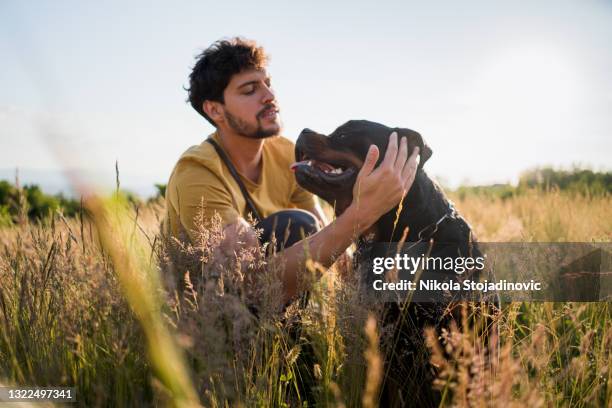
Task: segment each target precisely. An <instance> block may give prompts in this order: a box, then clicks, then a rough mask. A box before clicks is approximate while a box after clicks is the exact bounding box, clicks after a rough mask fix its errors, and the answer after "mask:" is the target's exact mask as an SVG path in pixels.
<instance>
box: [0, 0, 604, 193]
mask: <svg viewBox="0 0 612 408" xmlns="http://www.w3.org/2000/svg"><path fill="white" fill-rule="evenodd" d="M150 3H152V2H132V1H130V2H125V1H120V2H83V1H74V2H67V1H48V2H46V3H45V4H43V2H24V1H3V2H2V3H1V4H0V55H2V69H1V70H0V89H2V92H1V93H0V142H1V145H0V146H1V147H0V169H6V168H14V167H20V168H23V169H37V170H48V171H50V172H53V171H58V170H59V169H62V168H65V167H70V168H78V169H84V170H85V169H86V170H91V171H102V172H104V173H105V174H106V176H105V179H104V180H105V181H106V182H107V183H108V184H111V183H112V182H114V178H113V176H112V174H113V171H114V162H115V160H119V166H120V169H121V174H122V179H123V180H122V181H123V184H124V185H126V186H130V185H132V186H137V185H140V186H142V185H152V184H153V183H154V182H165V181H166V180H167V178H168V176H169V174H170V171H171V169H172V167H173V165H174V163H175V162H176V160H177V158H178V157H179V156H180V154H181V153H182V152H183V151H184V150H185V149H186V148H187V147H189V146H190V145H193V144H198V143H200V142H201V141H202V140H203V139H204V138H205V137H206V136H207V135H208V134H209V133H210V132H211V131H212V127H211V126H210V125H208V123H207V122H206V121H205V120H204V119H203V118H201V117H200V116H199V115H197V113H195V111H193V110H192V109H191V107H190V106H189V105H188V104H187V103H185V98H186V93H185V91H184V90H183V88H182V87H183V86H184V85H186V84H187V76H188V74H189V72H190V68H191V66H192V65H193V62H194V60H193V57H194V56H195V55H196V54H197V53H198V52H199V51H200V50H201V49H203V48H206V47H207V46H208V45H209V44H210V43H212V42H213V41H215V40H217V39H219V38H221V37H227V36H234V35H242V36H245V37H247V38H252V39H255V40H257V41H258V42H259V43H260V44H262V45H263V46H264V47H265V48H266V50H267V51H268V53H269V54H270V55H271V58H272V61H271V65H270V69H269V70H270V73H271V75H272V82H273V86H274V88H275V90H276V94H277V97H278V100H279V102H280V107H281V116H282V119H283V122H284V125H285V129H284V135H285V136H287V137H288V138H290V139H293V140H295V138H296V137H297V135H298V134H299V132H300V130H301V129H302V128H304V127H309V128H312V129H315V130H318V131H321V132H323V133H329V132H331V131H333V129H335V128H336V127H337V126H339V125H340V124H342V123H344V122H345V121H346V120H349V119H369V120H374V121H379V122H382V123H384V124H386V125H389V126H400V127H408V128H411V129H414V130H417V131H419V132H420V133H421V134H422V135H423V136H424V137H425V139H426V140H427V142H428V143H429V144H430V146H431V147H432V148H433V151H434V156H433V157H432V159H431V160H430V161H429V162H428V163H427V165H426V169H427V170H428V172H429V174H431V175H434V176H437V177H439V178H440V179H441V180H442V181H443V182H445V183H447V184H449V185H451V186H455V185H457V184H459V183H462V182H469V183H472V184H477V183H492V182H506V181H515V180H516V179H517V176H518V174H519V173H520V172H521V171H522V170H525V169H527V168H530V167H533V166H536V165H557V166H559V165H563V166H570V165H572V164H574V163H581V164H583V165H589V166H591V167H593V168H594V169H598V170H601V169H605V170H609V169H610V168H611V167H612V166H610V151H611V147H612V142H611V136H612V115H611V113H612V76H611V75H610V73H611V72H612V47H611V46H610V44H611V43H612V3H610V2H607V1H603V0H601V1H565V0H552V1H538V2H534V1H506V2H503V1H495V2H492V1H462V2H458V1H445V2H442V1H432V2H406V1H397V2H382V1H378V2H373V1H367V2H361V3H360V2H357V1H351V2H346V3H342V2H314V1H310V2H300V3H297V2H286V1H285V2H280V1H279V2H253V1H249V2H239V1H231V2H203V1H193V2H181V3H174V5H173V6H170V5H169V3H168V2H155V3H156V4H150ZM179 4H180V5H179ZM49 141H51V142H49ZM53 146H55V147H58V146H59V147H60V150H61V151H60V152H57V151H56V150H54V149H53V148H51V147H53Z"/></svg>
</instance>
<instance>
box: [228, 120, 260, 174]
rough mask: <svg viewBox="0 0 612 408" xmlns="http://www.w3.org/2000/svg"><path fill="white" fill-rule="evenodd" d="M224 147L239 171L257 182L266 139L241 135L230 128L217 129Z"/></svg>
mask: <svg viewBox="0 0 612 408" xmlns="http://www.w3.org/2000/svg"><path fill="white" fill-rule="evenodd" d="M217 133H218V134H219V138H220V139H221V144H222V146H223V149H224V150H225V152H226V153H227V155H228V156H229V158H230V160H231V161H232V164H233V165H234V167H236V170H238V172H239V173H241V174H243V175H245V176H247V177H248V178H249V179H250V180H251V181H253V182H257V180H258V179H259V172H260V170H261V157H262V151H263V142H264V139H252V138H249V137H244V136H241V135H239V134H237V133H235V132H233V131H231V130H230V129H221V128H218V129H217Z"/></svg>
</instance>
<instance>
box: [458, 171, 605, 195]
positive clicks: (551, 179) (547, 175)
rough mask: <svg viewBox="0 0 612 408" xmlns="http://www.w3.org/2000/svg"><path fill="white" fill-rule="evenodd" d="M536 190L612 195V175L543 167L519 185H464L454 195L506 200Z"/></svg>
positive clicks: (524, 173) (526, 176) (523, 176)
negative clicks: (483, 196)
mask: <svg viewBox="0 0 612 408" xmlns="http://www.w3.org/2000/svg"><path fill="white" fill-rule="evenodd" d="M533 190H540V191H564V192H569V193H575V194H580V195H586V196H602V195H607V194H611V193H612V172H609V171H608V172H596V171H593V170H590V169H581V168H573V169H571V170H563V169H554V168H552V167H542V168H535V169H531V170H527V171H525V172H523V173H522V174H521V176H520V178H519V183H518V185H517V186H513V185H511V184H493V185H488V186H462V187H459V188H458V189H456V190H455V192H456V193H457V194H458V195H459V197H460V198H463V197H465V196H466V195H470V194H477V195H486V196H491V197H498V198H501V199H506V198H510V197H512V196H514V195H518V194H523V193H525V192H527V191H533Z"/></svg>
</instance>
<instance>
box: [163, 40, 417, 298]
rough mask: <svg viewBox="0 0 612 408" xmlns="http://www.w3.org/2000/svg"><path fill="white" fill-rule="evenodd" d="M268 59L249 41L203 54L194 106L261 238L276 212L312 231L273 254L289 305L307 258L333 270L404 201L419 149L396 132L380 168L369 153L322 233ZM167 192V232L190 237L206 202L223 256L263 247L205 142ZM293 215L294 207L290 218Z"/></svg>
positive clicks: (185, 159) (192, 91)
mask: <svg viewBox="0 0 612 408" xmlns="http://www.w3.org/2000/svg"><path fill="white" fill-rule="evenodd" d="M266 59H267V58H266V55H265V53H264V50H263V48H262V47H259V46H257V45H256V44H255V43H254V42H252V41H248V40H243V39H240V38H234V39H230V40H223V41H218V42H216V43H214V44H213V45H212V46H210V47H209V48H208V49H206V50H205V51H204V52H203V53H202V54H201V55H199V56H198V59H197V62H196V64H195V66H194V68H193V71H192V73H191V75H190V78H189V79H190V87H189V90H188V92H189V101H190V103H191V105H192V106H193V108H194V109H195V110H196V111H197V112H198V113H199V114H200V115H202V116H203V117H204V118H205V119H206V120H208V121H209V122H210V123H211V124H212V125H213V126H214V127H215V128H216V132H215V133H214V134H213V135H212V136H211V138H212V139H213V140H214V141H215V142H216V143H217V144H218V145H219V146H220V148H221V149H222V153H223V152H224V153H225V154H226V155H227V157H228V158H229V161H230V162H231V163H230V166H233V167H234V168H235V169H236V171H237V173H238V175H239V178H240V180H241V182H242V183H243V184H244V186H245V188H246V190H247V191H248V194H249V195H250V196H251V198H252V202H253V204H254V206H255V207H256V209H257V211H258V212H259V213H260V214H261V216H262V217H265V219H264V221H263V222H262V225H263V227H264V235H265V234H266V228H267V227H269V226H270V225H272V224H273V222H272V221H271V220H273V219H274V218H275V215H278V217H276V220H277V221H278V220H281V221H280V222H279V223H281V224H283V225H287V224H292V222H288V219H291V221H293V225H294V226H297V227H301V228H303V229H304V230H305V232H306V233H312V235H309V236H308V237H307V238H305V239H302V240H301V241H298V242H287V245H291V244H293V245H291V246H288V247H286V248H285V249H283V250H282V251H281V252H279V253H278V254H276V255H275V256H277V257H279V258H281V259H280V260H281V261H282V262H283V263H284V265H285V268H284V272H283V274H282V276H281V277H280V278H281V280H282V282H283V288H284V297H285V301H289V300H291V299H292V298H294V297H295V295H296V294H297V293H296V292H297V283H298V275H299V273H300V271H301V270H303V266H304V261H305V253H306V252H307V253H308V254H309V255H310V257H311V258H312V259H313V260H315V261H317V262H318V263H319V264H321V265H323V266H324V267H328V266H330V265H331V264H332V263H333V262H334V260H335V259H336V258H337V256H339V255H340V254H342V253H343V252H344V251H345V250H346V248H348V247H349V246H350V244H351V243H352V242H353V240H354V239H355V238H356V237H357V236H358V235H360V234H361V233H363V232H364V231H366V230H367V229H368V228H369V227H370V226H372V224H374V222H376V220H377V219H378V218H380V217H381V216H382V215H383V214H385V213H386V212H388V211H389V210H391V209H392V208H393V207H395V206H396V205H397V204H398V203H399V202H400V200H401V199H402V198H403V196H404V195H405V193H406V192H407V191H408V190H409V189H410V186H411V185H412V182H413V181H414V177H415V174H416V168H417V155H418V149H415V151H414V152H413V153H412V155H411V156H410V157H408V151H407V143H406V140H405V139H402V140H401V141H399V142H398V140H397V135H395V134H394V135H392V136H391V138H390V142H389V146H388V148H387V152H386V154H385V157H384V159H383V161H382V163H381V165H380V166H379V167H378V168H376V169H375V170H374V166H375V164H376V162H377V160H378V156H379V151H378V148H377V147H376V146H371V147H370V150H369V152H368V156H367V158H366V160H365V162H364V165H363V167H362V169H361V170H360V172H359V175H358V178H357V182H356V183H355V188H354V191H353V197H354V199H353V203H352V204H351V205H350V206H349V207H348V208H347V209H346V211H345V212H344V213H343V214H342V215H340V216H339V217H337V218H336V220H334V221H333V222H332V223H331V224H329V225H327V226H325V227H324V228H322V229H321V230H319V231H316V230H317V228H314V227H313V225H314V218H313V216H312V215H311V214H315V215H317V216H318V217H319V219H323V217H322V215H321V212H320V210H319V209H318V207H317V205H316V201H315V200H314V197H313V196H312V195H311V194H310V193H308V192H306V191H304V190H303V189H301V188H300V187H299V186H298V185H297V183H296V181H295V177H294V176H293V173H292V172H291V170H290V165H291V163H292V162H293V161H294V159H295V158H294V146H293V143H292V142H290V141H289V140H287V139H285V138H283V137H281V136H279V133H280V131H281V124H280V119H279V107H278V103H277V101H276V99H275V96H274V92H273V90H272V87H271V82H270V77H269V76H268V73H267V72H266V65H267V64H266V62H267V61H266ZM166 191H167V192H166V203H167V204H166V205H167V210H168V214H167V225H168V228H169V229H170V231H169V232H170V233H171V234H173V235H175V236H177V235H179V232H180V231H186V232H187V234H188V235H190V236H192V234H193V231H194V230H195V226H194V224H195V219H196V215H197V213H198V211H200V210H201V208H202V202H204V216H205V217H212V215H213V214H214V213H215V212H218V213H219V214H220V216H221V218H222V222H223V225H224V237H225V238H224V241H223V243H222V245H221V246H222V247H223V248H224V249H225V250H231V249H234V248H235V247H236V246H238V245H249V246H257V245H260V242H259V240H258V239H257V237H256V234H255V231H254V230H253V229H252V227H251V226H250V225H249V224H248V223H247V221H246V220H245V218H246V217H247V213H248V212H249V206H248V205H247V199H246V198H245V195H244V194H243V193H242V192H241V189H240V186H239V184H238V183H237V182H236V181H235V179H234V177H233V176H232V173H231V171H230V169H229V167H228V165H226V164H225V163H224V162H223V160H222V159H221V157H220V156H219V153H218V152H217V151H216V150H215V147H214V146H213V145H212V144H211V143H210V142H209V141H204V142H203V143H201V144H200V145H198V146H193V147H191V148H190V149H188V150H187V151H186V152H185V153H184V154H183V155H182V156H181V158H180V159H179V161H178V163H177V164H176V166H175V168H174V170H173V172H172V175H171V176H170V180H169V182H168V187H167V190H166ZM291 208H293V209H294V210H293V211H291V212H287V211H285V210H286V209H291ZM308 219H311V220H313V221H312V222H310V223H309V222H308ZM304 220H306V221H304ZM309 224H310V227H309ZM268 233H269V232H268ZM277 235H278V234H277ZM291 235H293V238H292V239H291V240H292V241H297V239H295V236H297V235H298V234H297V233H296V228H294V229H293V231H291ZM238 236H241V239H240V240H239V239H238ZM244 236H246V239H245V238H244ZM239 241H240V242H239Z"/></svg>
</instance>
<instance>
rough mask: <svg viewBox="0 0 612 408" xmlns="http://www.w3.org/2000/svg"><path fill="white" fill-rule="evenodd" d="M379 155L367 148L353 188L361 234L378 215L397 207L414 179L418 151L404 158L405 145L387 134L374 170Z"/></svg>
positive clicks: (354, 204)
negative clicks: (387, 141)
mask: <svg viewBox="0 0 612 408" xmlns="http://www.w3.org/2000/svg"><path fill="white" fill-rule="evenodd" d="M379 155H380V152H379V150H378V147H377V146H375V145H371V146H370V149H369V150H368V154H367V156H366V159H365V161H364V163H363V166H362V167H361V170H360V171H359V174H358V175H357V181H356V182H355V186H354V187H353V202H352V203H351V205H350V207H354V208H353V209H354V210H355V211H356V219H357V220H358V221H359V229H360V230H365V229H367V228H369V227H370V226H371V225H372V224H374V223H375V222H376V221H377V220H378V219H379V218H380V217H381V216H382V215H384V214H385V213H387V212H388V211H389V210H391V209H392V208H393V207H395V206H396V205H398V204H399V203H400V201H401V200H402V199H403V198H404V196H405V195H406V193H407V192H408V190H410V187H411V186H412V183H413V182H414V178H415V176H416V171H417V165H418V155H419V148H418V147H415V148H414V151H413V152H412V154H411V155H410V157H408V141H407V140H406V138H405V137H403V138H402V140H401V142H400V143H399V148H398V142H397V133H396V132H393V133H391V137H390V138H389V145H388V146H387V152H386V153H385V157H384V159H383V161H382V163H381V164H380V166H378V167H377V168H376V169H374V166H375V165H376V161H377V160H378V156H379Z"/></svg>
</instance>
